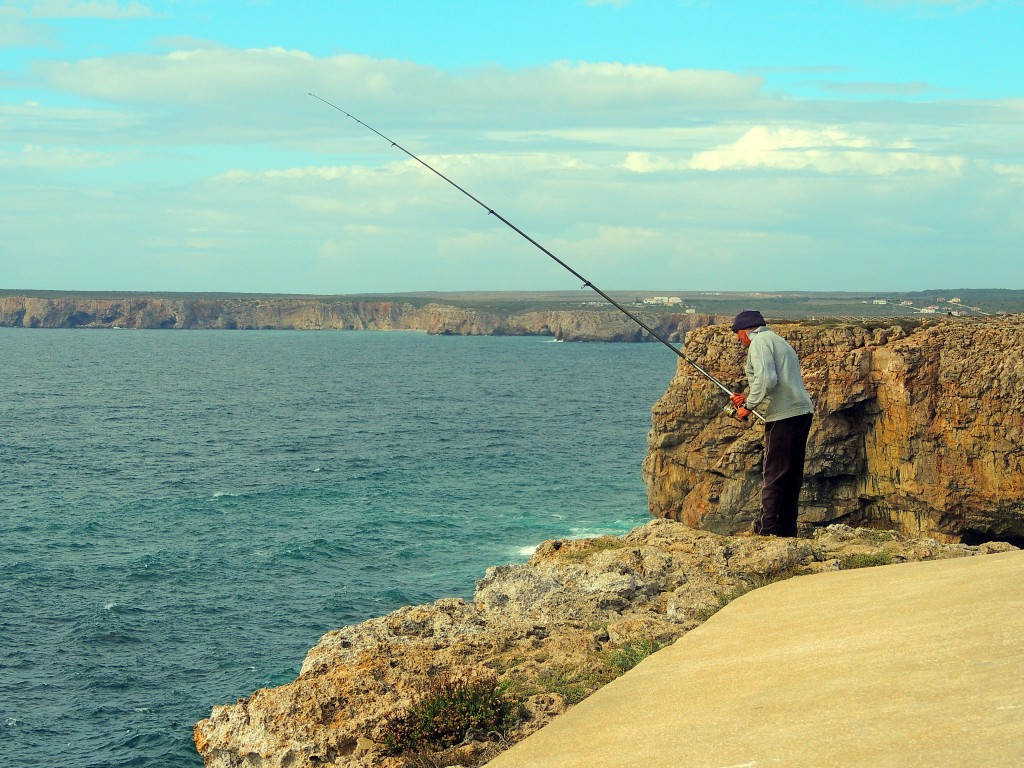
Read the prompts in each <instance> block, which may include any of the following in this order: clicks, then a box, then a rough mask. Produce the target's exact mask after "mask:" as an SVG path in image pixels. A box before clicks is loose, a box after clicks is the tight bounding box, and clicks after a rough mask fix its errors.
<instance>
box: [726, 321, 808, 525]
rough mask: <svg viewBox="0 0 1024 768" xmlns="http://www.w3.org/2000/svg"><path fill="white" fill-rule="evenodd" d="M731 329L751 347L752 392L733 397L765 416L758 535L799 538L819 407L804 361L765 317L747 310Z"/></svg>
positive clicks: (749, 379) (739, 404) (749, 374)
mask: <svg viewBox="0 0 1024 768" xmlns="http://www.w3.org/2000/svg"><path fill="white" fill-rule="evenodd" d="M732 330H733V333H735V334H736V337H737V338H738V339H739V340H740V343H741V344H743V346H745V347H746V348H747V361H746V366H745V373H746V374H747V382H748V384H749V385H750V391H749V392H748V393H747V394H746V395H743V394H740V393H736V394H735V395H733V396H732V402H733V405H735V406H736V407H737V408H748V409H751V410H753V409H757V410H759V412H760V413H761V415H762V416H764V421H765V424H764V485H763V487H762V488H761V514H760V516H759V517H758V518H756V519H755V520H754V533H757V534H760V535H762V536H796V532H797V530H796V518H797V511H798V506H799V501H800V486H801V485H803V481H804V454H805V452H806V450H807V435H808V433H809V432H810V429H811V415H812V414H813V413H814V406H813V404H812V403H811V398H810V396H809V395H808V394H807V390H806V389H805V388H804V381H803V377H802V376H801V375H800V361H799V359H798V358H797V356H796V352H795V351H794V349H793V347H791V346H790V345H789V343H788V342H787V341H786V340H785V339H783V338H782V337H781V336H779V335H777V334H775V333H774V332H772V331H771V330H770V329H769V328H768V324H767V323H765V321H764V317H763V316H762V315H761V313H760V312H758V311H757V310H753V309H745V310H743V311H742V312H740V313H739V314H738V315H736V317H735V319H734V320H733V321H732Z"/></svg>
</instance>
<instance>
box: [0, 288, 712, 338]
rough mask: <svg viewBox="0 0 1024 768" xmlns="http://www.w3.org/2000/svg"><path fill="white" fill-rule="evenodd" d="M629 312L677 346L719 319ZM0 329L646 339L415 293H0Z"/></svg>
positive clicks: (608, 315) (613, 323) (621, 321)
mask: <svg viewBox="0 0 1024 768" xmlns="http://www.w3.org/2000/svg"><path fill="white" fill-rule="evenodd" d="M642 306H643V305H642ZM636 315H637V316H638V317H640V318H641V319H642V320H643V321H644V322H645V323H646V324H647V325H648V326H649V327H650V328H652V329H653V330H654V331H655V332H656V333H657V334H658V335H660V336H662V337H663V338H665V339H667V340H669V341H672V342H681V341H682V340H683V338H684V337H685V335H686V333H687V332H688V331H690V330H693V329H694V328H699V327H702V326H706V325H711V324H713V323H715V322H720V321H721V320H723V319H724V318H721V317H718V316H716V315H706V314H698V313H696V312H686V311H683V312H672V311H659V309H658V308H649V307H647V308H645V309H638V310H636ZM0 327H11V328H111V329H124V328H131V329H175V330H197V329H206V330H208V329H220V330H354V331H362V330H379V331H421V332H425V333H428V334H433V335H459V336H547V337H552V338H555V339H560V340H564V341H611V342H644V341H651V340H652V337H651V335H650V334H649V333H647V332H646V331H644V330H643V329H642V328H640V327H639V326H638V325H637V324H635V323H634V322H633V321H631V320H630V319H629V318H627V317H626V316H625V315H624V314H622V313H621V312H619V311H617V310H615V309H613V308H611V307H609V306H607V305H605V306H594V305H593V302H590V303H586V304H583V303H581V302H579V301H577V302H575V303H568V302H565V301H561V300H557V299H555V300H545V299H538V298H536V297H535V298H530V299H520V300H512V301H510V300H505V299H497V298H496V299H494V300H492V301H490V302H479V301H476V302H474V301H472V300H468V301H466V302H465V305H459V304H456V303H454V302H450V301H436V300H430V298H429V297H422V296H416V297H399V296H396V297H374V298H369V297H346V296H336V297H330V296H325V297H321V296H251V295H240V296H222V295H210V294H207V295H203V294H164V295H157V294H124V295H103V294H55V293H40V294H38V295H31V294H19V295H6V296H0Z"/></svg>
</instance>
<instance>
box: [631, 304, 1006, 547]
mask: <svg viewBox="0 0 1024 768" xmlns="http://www.w3.org/2000/svg"><path fill="white" fill-rule="evenodd" d="M889 322H890V323H891V321H889ZM772 328H773V329H774V330H775V331H776V332H777V333H779V334H780V335H782V336H783V337H785V338H786V339H788V340H789V341H790V343H791V344H792V345H793V347H794V348H795V349H796V351H797V353H798V354H799V356H800V360H801V367H802V369H803V372H804V381H805V383H806V385H807V389H808V391H809V392H810V395H811V398H812V399H813V400H814V403H815V414H814V423H813V426H812V428H811V434H810V438H809V441H808V446H807V462H806V473H805V480H804V488H803V493H802V496H801V513H800V519H801V521H802V523H803V524H804V528H805V532H807V531H809V530H810V529H811V528H812V527H815V526H821V525H827V524H829V523H845V524H849V525H855V526H858V525H864V526H870V527H877V528H892V529H896V530H900V531H903V532H904V533H907V534H909V535H915V536H917V535H923V536H929V537H932V538H935V539H938V540H942V541H968V542H979V541H985V540H990V539H1003V540H1009V541H1013V542H1015V543H1021V542H1024V316H1022V315H1010V316H1003V317H990V318H977V319H975V318H965V317H948V318H943V319H941V320H932V321H925V322H922V321H908V322H905V323H903V324H886V322H885V321H880V322H878V323H875V324H873V325H864V324H860V325H859V324H851V323H840V322H825V323H799V324H786V325H778V326H775V325H773V326H772ZM685 350H686V353H687V355H688V356H690V357H691V358H692V359H693V360H694V361H695V362H697V363H698V364H700V365H703V366H705V367H707V368H709V369H711V370H714V371H716V372H718V373H719V374H720V376H721V378H722V379H723V380H724V381H725V382H726V383H727V384H729V385H730V386H732V387H733V388H735V389H738V390H741V391H742V390H743V389H744V388H745V379H744V375H743V369H742V363H743V359H744V350H743V348H742V346H741V345H740V344H739V343H738V342H737V341H736V338H735V336H734V334H732V333H731V332H730V331H729V328H728V327H727V326H722V325H715V326H711V327H707V328H701V329H698V330H695V331H693V332H692V333H690V334H689V335H688V336H687V339H686V346H685ZM722 403H723V398H722V395H721V393H720V392H719V391H718V390H717V389H716V388H715V387H714V386H712V385H711V384H709V383H708V382H707V381H706V380H705V379H704V378H703V377H701V376H700V375H699V374H696V372H695V371H694V370H693V369H692V368H690V367H689V366H687V365H685V364H680V366H679V368H678V372H677V374H676V376H675V378H674V379H673V380H672V382H671V384H670V385H669V387H668V391H667V392H666V393H665V395H664V396H663V397H662V398H661V399H660V400H659V401H658V402H657V403H656V404H655V406H654V408H653V428H652V430H651V433H650V435H649V438H648V443H649V446H650V450H649V454H648V456H647V459H646V461H645V463H644V479H645V481H646V483H647V490H648V502H649V508H650V512H651V514H653V515H655V516H658V517H666V518H670V519H673V520H679V521H683V522H685V523H687V524H688V525H690V526H693V527H696V528H702V529H707V530H712V531H717V532H719V533H735V532H738V531H742V530H745V529H747V528H749V526H750V522H751V520H752V519H753V516H754V514H755V513H756V511H757V509H758V508H759V505H760V489H761V459H762V440H763V437H762V436H763V430H762V429H761V428H760V427H759V426H758V425H757V424H756V423H753V422H751V423H748V424H743V423H740V422H738V421H736V420H735V419H734V418H731V417H729V416H727V415H725V414H724V413H723V412H722Z"/></svg>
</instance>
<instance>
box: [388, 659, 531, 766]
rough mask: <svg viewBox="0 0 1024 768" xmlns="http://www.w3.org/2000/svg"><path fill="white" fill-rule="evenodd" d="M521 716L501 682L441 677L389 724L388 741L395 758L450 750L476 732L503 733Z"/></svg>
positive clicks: (449, 676) (486, 679)
mask: <svg viewBox="0 0 1024 768" xmlns="http://www.w3.org/2000/svg"><path fill="white" fill-rule="evenodd" d="M518 714H519V704H518V702H516V701H514V700H513V699H510V698H508V697H507V696H506V695H505V692H504V689H503V687H502V686H501V685H500V684H499V683H498V681H497V679H496V678H489V677H471V678H460V677H455V676H452V675H442V676H439V677H436V678H434V679H433V680H432V681H431V682H430V684H429V685H428V686H427V687H426V688H425V690H424V691H423V692H422V693H421V694H420V696H419V698H418V700H417V701H416V703H415V704H413V705H412V706H411V707H410V708H409V709H408V710H407V711H406V713H405V715H404V716H402V717H400V718H396V719H395V720H393V721H392V722H391V723H390V724H389V727H388V729H387V731H386V732H385V734H384V736H383V742H384V746H385V748H386V749H387V751H388V753H389V754H392V755H396V754H399V753H402V752H415V753H423V752H428V751H432V750H436V749H446V748H448V747H451V746H454V745H456V744H460V743H461V742H463V741H464V740H465V739H466V737H467V735H470V734H472V733H473V732H478V733H480V734H482V735H486V734H489V733H491V732H497V733H498V734H503V733H505V732H506V731H507V730H508V728H509V727H511V726H512V725H513V724H514V721H515V720H516V718H517V717H518Z"/></svg>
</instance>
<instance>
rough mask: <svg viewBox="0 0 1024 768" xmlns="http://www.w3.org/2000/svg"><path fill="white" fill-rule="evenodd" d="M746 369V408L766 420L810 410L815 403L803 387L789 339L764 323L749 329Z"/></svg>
mask: <svg viewBox="0 0 1024 768" xmlns="http://www.w3.org/2000/svg"><path fill="white" fill-rule="evenodd" d="M749 335H750V346H749V347H748V348H747V364H746V368H745V372H746V374H747V381H748V382H749V383H750V393H749V394H748V395H747V403H746V407H747V408H753V409H755V410H756V411H758V413H760V414H761V415H762V416H764V419H765V421H779V420H780V419H788V418H791V417H793V416H800V415H801V414H804V413H813V412H814V405H813V404H812V403H811V398H810V396H809V395H808V394H807V390H806V389H805V388H804V380H803V378H802V377H801V375H800V361H799V360H798V359H797V356H796V352H795V351H794V350H793V348H792V347H791V346H789V343H788V342H787V341H786V340H785V339H784V338H782V337H781V336H779V335H778V334H776V333H774V332H773V331H771V330H770V329H769V328H768V327H767V326H761V327H760V328H752V329H751V330H750V331H749Z"/></svg>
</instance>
